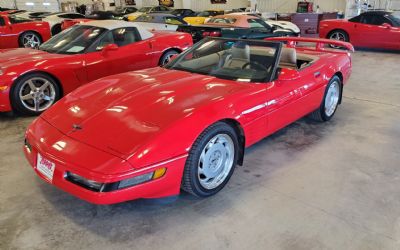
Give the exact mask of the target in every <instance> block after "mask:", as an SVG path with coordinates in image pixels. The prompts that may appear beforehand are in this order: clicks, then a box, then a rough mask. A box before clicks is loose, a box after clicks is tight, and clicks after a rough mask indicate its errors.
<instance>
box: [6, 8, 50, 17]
mask: <svg viewBox="0 0 400 250" xmlns="http://www.w3.org/2000/svg"><path fill="white" fill-rule="evenodd" d="M50 13H51V12H48V11H25V10H24V11H18V12H16V13H15V14H13V15H15V16H18V17H22V18H26V19H38V17H39V16H42V15H48V14H50Z"/></svg>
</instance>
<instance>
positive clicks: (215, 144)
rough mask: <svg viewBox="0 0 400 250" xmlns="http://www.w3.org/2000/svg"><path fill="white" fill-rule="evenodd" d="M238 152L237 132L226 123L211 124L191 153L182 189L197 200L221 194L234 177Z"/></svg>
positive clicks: (196, 142)
mask: <svg viewBox="0 0 400 250" xmlns="http://www.w3.org/2000/svg"><path fill="white" fill-rule="evenodd" d="M238 153H239V141H238V137H237V134H236V132H235V130H234V129H233V128H232V127H231V126H229V125H228V124H226V123H223V122H217V123H215V124H213V125H211V126H210V127H208V128H207V129H205V130H204V131H203V132H202V133H201V134H200V136H199V137H198V138H197V139H196V141H195V142H194V144H193V146H192V148H191V150H190V152H189V156H188V158H187V160H186V164H185V169H184V173H183V177H182V185H181V187H182V189H183V190H184V191H186V192H188V193H190V194H192V195H195V196H198V197H208V196H212V195H214V194H216V193H218V192H219V191H220V190H221V189H222V188H223V187H224V186H225V185H226V183H227V182H228V181H229V179H230V177H231V176H232V174H233V172H234V169H235V166H236V164H237V160H238V155H239V154H238Z"/></svg>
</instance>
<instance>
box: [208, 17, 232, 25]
mask: <svg viewBox="0 0 400 250" xmlns="http://www.w3.org/2000/svg"><path fill="white" fill-rule="evenodd" d="M235 22H236V19H235V18H211V19H210V20H209V21H208V22H207V23H218V24H234V23H235Z"/></svg>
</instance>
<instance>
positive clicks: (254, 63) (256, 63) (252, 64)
mask: <svg viewBox="0 0 400 250" xmlns="http://www.w3.org/2000/svg"><path fill="white" fill-rule="evenodd" d="M249 66H250V68H252V67H253V66H254V68H255V69H258V70H265V71H268V68H267V67H265V66H264V65H262V64H260V63H258V62H247V63H245V64H244V65H243V66H242V69H245V68H247V67H249Z"/></svg>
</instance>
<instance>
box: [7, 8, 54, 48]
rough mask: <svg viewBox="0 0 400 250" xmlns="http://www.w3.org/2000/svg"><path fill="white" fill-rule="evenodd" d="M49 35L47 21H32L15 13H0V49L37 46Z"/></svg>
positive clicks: (48, 37)
mask: <svg viewBox="0 0 400 250" xmlns="http://www.w3.org/2000/svg"><path fill="white" fill-rule="evenodd" d="M50 37H51V33H50V26H49V24H48V23H47V22H40V21H32V20H30V19H26V18H23V17H19V16H16V15H5V14H3V15H0V49H5V48H18V47H27V48H28V47H29V48H37V47H39V46H40V44H42V43H43V42H45V41H47V40H48V39H50Z"/></svg>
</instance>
